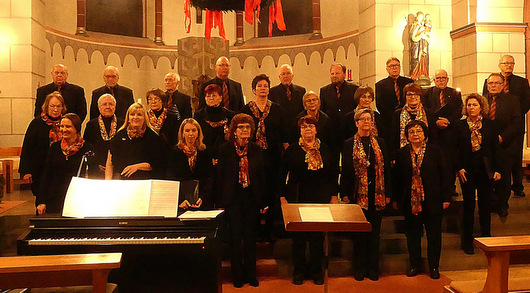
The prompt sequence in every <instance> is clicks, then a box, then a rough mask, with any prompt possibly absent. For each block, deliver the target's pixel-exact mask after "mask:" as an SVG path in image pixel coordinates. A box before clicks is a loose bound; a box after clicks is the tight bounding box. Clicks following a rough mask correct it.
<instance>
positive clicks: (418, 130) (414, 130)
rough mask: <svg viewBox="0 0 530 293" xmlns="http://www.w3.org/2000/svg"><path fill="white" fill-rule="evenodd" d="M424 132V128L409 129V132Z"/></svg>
mask: <svg viewBox="0 0 530 293" xmlns="http://www.w3.org/2000/svg"><path fill="white" fill-rule="evenodd" d="M421 133H423V129H421V128H420V129H411V130H409V134H421Z"/></svg>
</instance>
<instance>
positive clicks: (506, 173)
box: [492, 147, 514, 209]
mask: <svg viewBox="0 0 530 293" xmlns="http://www.w3.org/2000/svg"><path fill="white" fill-rule="evenodd" d="M513 151H514V149H513V147H506V148H502V156H503V160H502V161H503V163H502V164H501V165H500V166H499V168H500V169H499V173H500V174H501V179H500V180H498V181H495V182H494V183H493V189H494V194H493V204H492V207H493V208H494V209H508V208H509V205H508V200H509V199H510V195H511V190H510V185H511V176H510V175H511V167H512V162H513Z"/></svg>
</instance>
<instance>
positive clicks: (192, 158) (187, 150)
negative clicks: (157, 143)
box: [181, 144, 197, 171]
mask: <svg viewBox="0 0 530 293" xmlns="http://www.w3.org/2000/svg"><path fill="white" fill-rule="evenodd" d="M181 149H182V152H184V154H185V155H186V156H187V157H188V165H189V166H190V170H191V171H193V170H194V169H195V163H196V162H197V148H196V147H195V146H192V147H189V146H188V145H187V144H184V145H182V148H181Z"/></svg>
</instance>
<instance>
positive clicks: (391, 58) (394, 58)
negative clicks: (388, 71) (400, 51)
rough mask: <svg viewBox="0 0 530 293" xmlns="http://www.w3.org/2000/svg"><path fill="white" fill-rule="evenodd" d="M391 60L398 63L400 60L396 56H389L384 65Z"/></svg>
mask: <svg viewBox="0 0 530 293" xmlns="http://www.w3.org/2000/svg"><path fill="white" fill-rule="evenodd" d="M392 61H397V62H399V64H401V61H399V59H398V58H397V57H390V58H388V59H387V60H386V65H387V66H388V63H390V62H392Z"/></svg>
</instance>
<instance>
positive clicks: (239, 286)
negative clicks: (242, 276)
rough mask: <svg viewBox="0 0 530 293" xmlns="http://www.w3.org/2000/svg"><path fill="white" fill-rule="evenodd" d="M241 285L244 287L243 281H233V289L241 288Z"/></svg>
mask: <svg viewBox="0 0 530 293" xmlns="http://www.w3.org/2000/svg"><path fill="white" fill-rule="evenodd" d="M243 285H244V283H243V281H239V280H238V281H236V280H234V287H236V288H241V287H243Z"/></svg>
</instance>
